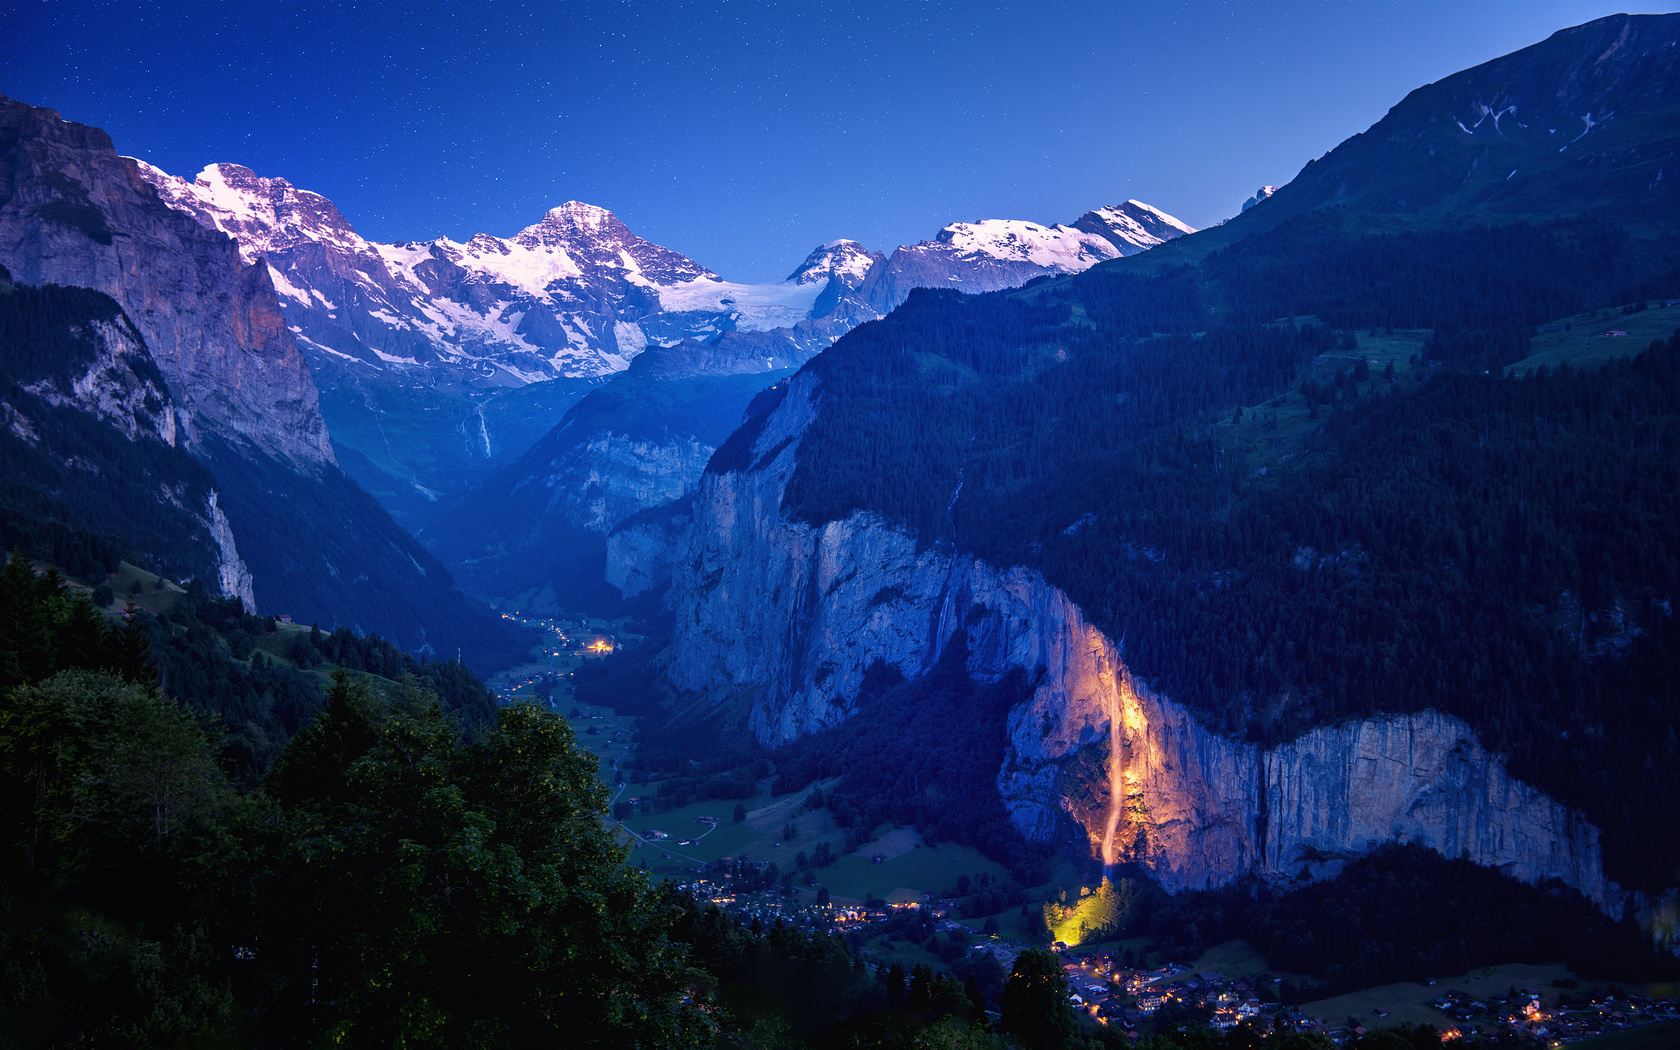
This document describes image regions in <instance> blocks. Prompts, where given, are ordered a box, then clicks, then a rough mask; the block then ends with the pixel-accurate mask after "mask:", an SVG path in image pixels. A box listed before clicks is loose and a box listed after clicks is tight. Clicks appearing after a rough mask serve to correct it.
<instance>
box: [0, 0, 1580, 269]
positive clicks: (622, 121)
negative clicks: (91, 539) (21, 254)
mask: <svg viewBox="0 0 1680 1050" xmlns="http://www.w3.org/2000/svg"><path fill="white" fill-rule="evenodd" d="M1612 11H1613V9H1611V8H1605V7H1603V6H1601V5H1600V4H1594V3H1583V2H1571V0H1476V2H1475V3H1460V2H1453V3H1446V2H1424V0H1412V2H1407V0H1391V2H1357V3H1356V2H1348V0H1297V2H1289V0H1277V2H1271V3H1259V2H1255V3H1214V2H1206V3H1180V4H1168V3H1129V2H1115V3H1077V2H1056V0H1035V2H1031V3H1013V2H998V3H985V4H982V3H942V2H916V0H897V2H892V3H871V2H852V3H826V2H821V0H804V2H799V3H768V2H729V0H708V2H705V3H612V2H602V0H597V2H591V3H581V4H570V3H508V2H488V0H481V2H477V3H447V4H426V3H401V4H397V3H352V2H344V0H335V2H331V3H317V2H277V3H220V2H218V3H194V2H176V3H169V2H161V3H148V2H144V0H138V2H137V0H123V2H121V3H93V2H81V0H50V2H44V0H0V93H3V94H6V95H10V96H12V97H14V98H18V99H21V100H23V101H26V102H30V103H33V104H35V105H42V106H50V107H52V108H54V109H57V110H60V111H61V112H62V113H63V114H64V115H65V116H66V117H67V118H69V119H72V120H78V121H81V122H83V123H87V124H94V125H98V126H100V127H103V128H105V129H106V130H107V131H109V132H110V133H111V135H112V137H113V138H114V139H115V140H116V144H117V148H118V149H119V150H121V151H122V152H124V153H128V154H131V155H134V156H139V157H142V158H145V159H146V160H149V161H151V162H152V163H154V164H157V165H158V166H160V167H162V168H164V169H165V170H167V171H170V172H173V173H175V174H178V175H187V176H191V175H192V174H194V173H196V172H197V171H198V170H199V169H200V168H201V167H203V166H204V165H205V164H207V163H210V162H213V161H234V162H238V163H242V164H245V165H248V166H250V167H251V168H254V169H255V170H256V171H257V172H258V173H259V174H264V175H278V176H283V177H285V178H287V179H290V180H291V181H292V182H294V183H295V184H297V185H298V186H301V187H303V188H305V189H312V190H315V191H317V192H320V193H323V194H326V195H327V196H328V197H330V198H332V199H333V200H334V201H335V202H336V203H337V204H338V205H339V207H340V208H341V209H342V210H343V211H344V213H345V214H346V215H347V216H348V217H349V218H350V220H351V222H353V223H354V224H355V225H356V227H357V228H358V230H360V232H361V233H362V234H363V235H365V236H367V237H370V238H374V239H379V240H399V239H423V238H428V237H432V236H436V235H439V234H446V235H448V236H451V237H455V238H458V239H465V238H466V237H469V236H471V235H472V234H473V233H475V232H477V231H480V230H482V231H485V232H489V233H495V234H499V235H503V236H506V235H509V234H512V233H513V232H515V231H517V230H518V229H520V228H522V227H524V226H526V225H529V224H530V223H532V222H534V221H535V220H536V219H537V218H539V217H540V216H541V214H542V212H543V211H544V210H545V209H547V208H549V207H551V206H553V205H555V204H558V203H560V202H561V201H564V200H567V199H574V198H575V199H578V200H584V201H589V202H591V203H594V204H599V205H602V206H604V207H607V208H610V209H612V210H613V211H614V212H616V213H617V214H618V216H619V217H620V218H622V219H623V220H624V221H625V222H626V223H628V224H629V225H630V227H631V228H632V229H633V230H635V231H636V232H637V233H640V234H641V235H643V236H645V237H648V238H650V239H652V240H654V241H657V242H659V243H661V244H665V245H668V246H670V247H672V248H675V249H677V250H679V251H682V252H684V253H686V254H688V255H690V256H691V257H693V258H694V259H696V260H697V261H699V262H700V263H702V264H704V265H706V266H709V267H711V268H712V269H713V270H715V271H717V272H719V273H721V274H723V275H724V276H725V277H728V278H731V279H733V280H750V281H759V280H779V279H781V278H782V277H784V276H786V275H787V273H788V271H789V270H791V269H792V268H793V267H794V265H795V264H797V263H798V262H799V261H800V259H802V258H803V257H804V255H805V253H806V252H807V251H809V250H810V249H811V248H812V247H813V246H815V245H816V244H818V243H820V242H823V241H828V240H833V239H835V238H838V237H851V238H855V239H857V240H860V241H862V242H863V243H864V244H866V245H867V246H869V247H871V248H881V249H885V250H891V248H892V247H893V246H894V245H897V244H900V243H905V242H911V241H916V240H919V239H922V238H924V237H929V236H932V234H933V233H934V231H936V230H937V229H938V228H939V227H940V226H942V225H944V224H945V223H947V222H952V221H960V220H972V219H977V218H1018V219H1032V220H1036V221H1039V222H1046V223H1050V222H1068V221H1072V220H1073V219H1074V218H1075V217H1077V216H1078V215H1079V214H1081V213H1082V212H1084V211H1085V210H1087V209H1089V208H1092V207H1095V206H1099V205H1102V204H1107V203H1115V202H1118V201H1121V200H1124V199H1125V198H1127V197H1136V198H1138V199H1140V200H1144V201H1148V202H1149V203H1151V204H1154V205H1156V206H1158V207H1160V208H1162V209H1164V210H1166V211H1168V212H1171V213H1172V214H1175V215H1177V216H1178V217H1179V218H1181V219H1183V220H1185V221H1186V222H1189V223H1190V224H1192V225H1194V226H1198V227H1199V226H1205V225H1208V224H1211V223H1214V222H1217V221H1218V220H1219V219H1221V218H1224V217H1226V216H1229V215H1231V214H1234V213H1235V212H1236V211H1237V209H1238V208H1239V207H1240V205H1241V203H1242V201H1243V199H1244V198H1246V197H1247V196H1249V195H1250V194H1252V193H1253V192H1254V189H1255V187H1257V186H1259V185H1261V184H1263V183H1275V184H1282V183H1285V182H1287V181H1289V179H1290V178H1292V177H1293V176H1294V175H1295V173H1296V172H1297V171H1299V170H1300V168H1301V166H1302V165H1303V164H1305V163H1306V162H1307V161H1308V160H1309V159H1311V158H1313V157H1316V156H1319V155H1321V154H1323V153H1324V152H1325V151H1327V150H1329V149H1331V148H1332V147H1334V146H1335V145H1336V144H1337V143H1338V142H1340V141H1341V140H1343V139H1344V138H1346V137H1348V136H1349V135H1352V134H1354V133H1356V132H1359V131H1362V130H1364V129H1365V128H1366V127H1368V126H1369V125H1370V124H1372V123H1373V122H1374V121H1376V120H1377V119H1379V118H1380V117H1381V116H1382V115H1383V113H1384V112H1386V111H1387V110H1388V108H1389V107H1390V106H1392V105H1393V104H1394V103H1396V102H1398V101H1399V100H1400V98H1401V97H1402V96H1404V95H1405V94H1406V92H1408V91H1410V90H1411V89H1412V88H1415V87H1418V86H1420V85H1422V84H1424V83H1426V82H1429V81H1432V80H1437V79H1439V78H1441V77H1443V76H1446V75H1447V74H1450V73H1452V72H1455V71H1457V70H1459V69H1462V68H1465V67H1467V66H1471V65H1475V64H1477V63H1480V62H1484V61H1486V60H1488V59H1491V58H1494V57H1496V56H1498V55H1501V54H1505V53H1507V52H1509V51H1513V50H1516V49H1517V48H1520V47H1523V46H1526V45H1528V44H1530V43H1534V42H1535V41H1538V40H1541V39H1543V38H1545V37H1546V36H1549V35H1550V34H1551V33H1553V32H1554V31H1556V30H1558V29H1560V28H1563V27H1565V26H1569V25H1575V24H1578V23H1580V22H1584V21H1587V20H1589V19H1592V18H1596V17H1599V16H1602V15H1605V14H1609V13H1612Z"/></svg>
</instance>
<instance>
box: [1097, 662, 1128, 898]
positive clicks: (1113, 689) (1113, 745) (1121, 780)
mask: <svg viewBox="0 0 1680 1050" xmlns="http://www.w3.org/2000/svg"><path fill="white" fill-rule="evenodd" d="M1103 677H1104V678H1106V679H1111V676H1110V675H1108V674H1104V675H1103ZM1103 684H1104V685H1106V686H1109V688H1106V689H1104V690H1103V707H1104V708H1105V709H1106V710H1107V713H1108V816H1107V817H1106V818H1105V819H1104V821H1103V844H1102V862H1103V877H1104V878H1107V877H1108V875H1109V871H1110V869H1112V868H1113V867H1114V861H1115V852H1114V836H1115V833H1116V832H1117V831H1118V830H1119V828H1120V807H1121V805H1122V804H1123V803H1124V801H1125V794H1126V792H1125V769H1124V767H1125V757H1124V755H1125V752H1124V749H1123V748H1122V747H1121V743H1120V729H1121V718H1120V689H1119V683H1118V682H1114V681H1112V680H1110V681H1107V682H1104V683H1103Z"/></svg>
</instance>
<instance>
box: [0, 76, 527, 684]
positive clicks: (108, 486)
mask: <svg viewBox="0 0 1680 1050" xmlns="http://www.w3.org/2000/svg"><path fill="white" fill-rule="evenodd" d="M283 204H284V201H282V202H280V203H279V204H277V205H276V207H277V208H279V209H280V210H281V211H284V210H285V209H284V208H283V207H281V205H283ZM288 214H290V213H288ZM298 214H302V213H301V212H299V213H298ZM309 215H310V216H313V217H312V218H309V219H308V221H307V223H305V225H307V224H308V223H314V222H316V221H317V220H319V221H320V222H326V221H328V220H329V219H331V213H330V212H328V211H325V210H322V209H316V210H315V211H313V212H310V213H309ZM299 221H300V222H304V220H303V219H300V220H299ZM0 267H4V269H5V270H6V271H8V272H9V273H10V274H11V275H12V276H13V277H14V278H16V279H17V280H18V281H20V282H22V283H23V284H26V285H44V284H48V283H51V284H54V285H60V286H80V288H83V289H87V288H91V289H94V290H95V291H97V292H102V293H104V294H105V295H107V296H109V297H110V299H111V300H114V304H112V305H111V307H110V309H108V310H107V311H105V312H104V313H100V314H98V316H99V317H110V316H114V315H116V314H118V313H119V311H118V309H117V307H119V306H120V307H121V310H120V313H122V314H126V316H127V318H128V320H129V322H132V325H133V329H134V333H135V334H136V335H138V336H139V337H141V338H142V339H143V341H144V344H145V347H146V349H147V351H148V352H149V355H150V360H151V361H155V367H154V369H153V373H152V374H153V375H155V376H156V378H157V380H158V382H157V385H158V386H159V387H160V388H161V387H167V390H168V393H169V395H170V398H169V399H168V400H166V401H163V402H161V403H160V405H159V406H157V407H150V406H149V403H148V398H147V396H146V395H143V394H133V395H130V394H125V393H123V392H121V391H116V390H115V389H114V388H112V390H111V391H109V392H108V393H109V396H108V397H107V398H106V400H108V401H112V403H113V405H116V407H114V408H111V410H110V411H111V412H113V413H115V417H120V416H123V415H125V414H126V415H128V416H130V417H132V419H133V421H134V425H135V426H139V425H140V423H141V420H140V417H139V415H138V414H137V413H135V412H131V411H128V410H127V409H126V408H123V407H122V404H123V403H126V402H124V401H123V399H124V398H128V399H129V400H132V398H133V397H135V396H138V397H140V400H141V402H142V404H143V406H147V407H146V411H147V412H149V413H150V416H149V419H150V420H151V421H152V422H151V423H149V424H148V425H149V426H153V429H154V430H157V431H158V432H159V433H160V436H161V435H163V434H165V433H166V432H168V431H169V429H170V426H166V425H165V423H164V422H160V421H161V420H164V418H165V417H164V415H163V414H162V412H163V409H162V405H173V408H172V413H173V414H172V416H169V417H168V418H170V419H172V420H173V424H172V428H173V432H174V433H175V434H176V439H177V442H178V444H179V445H180V446H181V447H180V448H171V447H169V446H168V445H167V444H163V445H157V446H156V447H153V444H154V443H151V442H135V443H132V444H131V445H129V446H125V447H123V448H120V449H115V450H111V449H108V448H105V447H103V446H102V445H101V443H100V442H99V441H98V440H96V438H95V434H94V432H93V431H92V430H91V429H90V428H89V427H88V426H87V425H85V421H84V420H76V419H67V420H65V424H64V425H63V426H61V427H58V428H57V429H56V431H55V433H54V434H53V436H51V437H50V438H43V440H42V441H41V442H40V447H39V448H36V449H32V450H31V453H30V454H31V455H33V456H35V459H34V460H32V461H31V466H30V471H31V474H32V475H33V476H35V477H39V478H41V479H44V481H45V482H47V483H49V484H52V485H55V486H58V488H57V491H54V492H52V493H50V494H49V495H50V496H51V497H52V498H53V499H56V500H59V501H60V502H61V503H63V504H66V505H68V506H69V507H70V509H72V510H74V511H75V512H76V516H77V517H78V518H79V519H80V521H81V522H82V523H83V524H84V527H86V528H88V529H89V530H91V531H94V532H97V533H101V534H103V535H106V536H110V537H116V538H118V539H120V540H122V541H123V542H124V543H127V544H130V545H132V546H134V547H136V548H138V549H139V550H141V551H143V552H148V556H149V557H150V556H153V555H154V554H155V556H156V557H157V559H158V560H159V562H160V564H165V565H174V564H182V565H185V566H186V567H187V568H188V569H190V571H192V572H193V573H195V574H197V575H200V576H202V577H203V578H205V579H207V580H212V579H213V580H216V581H218V584H219V585H220V586H221V587H222V589H223V590H224V591H225V592H227V593H230V594H237V595H239V596H240V597H242V598H244V599H245V600H246V601H248V602H250V601H252V600H253V599H254V598H260V599H261V601H262V608H263V609H264V611H270V612H287V613H291V614H292V615H294V616H297V617H298V618H299V619H301V620H314V621H318V622H320V623H321V624H322V625H323V626H326V625H329V624H344V625H346V626H352V627H354V628H356V629H357V630H358V631H362V632H367V631H377V632H379V633H380V634H383V635H385V636H386V637H388V638H390V639H391V640H393V641H395V642H396V643H397V644H399V645H401V646H403V647H404V648H408V649H419V648H421V647H423V646H427V645H430V646H432V647H433V649H434V651H436V652H448V651H453V650H455V649H457V647H459V649H460V650H461V651H462V652H463V654H464V655H468V657H469V659H471V658H478V659H481V660H488V659H495V660H500V659H502V658H504V657H505V656H506V655H507V649H506V648H504V647H510V646H511V647H513V648H516V649H523V648H524V646H523V645H522V644H517V643H516V641H515V639H514V638H512V637H511V631H510V630H509V628H508V627H507V626H506V625H504V624H503V623H501V622H500V621H499V620H495V619H493V618H491V617H490V616H489V614H488V613H486V612H485V611H483V610H481V609H478V608H475V607H473V606H472V605H471V604H470V603H468V602H467V601H466V600H465V598H464V597H463V596H462V595H461V594H460V592H459V591H457V590H456V589H455V588H454V586H453V583H452V582H451V580H450V578H449V574H448V573H447V572H446V571H445V570H444V568H443V566H442V565H440V564H439V563H438V562H437V561H436V560H435V559H433V558H432V557H431V556H430V555H429V554H427V553H426V552H425V550H424V549H422V548H421V547H420V545H419V544H418V543H416V542H415V540H414V538H413V537H412V536H411V535H409V534H408V533H406V532H405V531H404V530H402V529H401V528H399V527H398V526H397V525H396V524H395V523H394V522H393V521H392V520H391V519H390V516H389V515H388V514H386V513H385V512H384V511H383V510H381V509H380V508H379V506H378V505H377V504H375V503H374V502H373V500H372V499H371V498H369V497H368V495H367V494H366V493H365V492H363V491H362V490H360V489H359V488H357V486H356V485H355V484H354V483H353V482H352V481H350V479H349V478H347V477H346V476H345V475H344V474H343V472H342V471H340V469H339V468H338V466H337V463H336V461H335V456H334V453H333V449H332V446H331V445H330V443H329V440H328V435H327V429H326V424H325V423H324V421H323V419H322V415H321V411H320V407H319V404H318V400H317V391H316V387H315V382H314V380H313V378H312V377H311V374H310V370H309V365H308V363H307V362H306V361H305V359H304V357H303V355H302V354H301V353H300V352H299V350H298V346H297V341H296V339H295V338H294V337H293V333H292V332H291V331H290V330H289V329H288V327H287V325H286V321H285V319H284V317H283V316H282V313H281V307H280V301H279V298H278V297H277V294H276V291H275V288H274V285H273V283H272V281H271V279H270V271H269V269H268V268H267V267H266V266H263V265H253V264H250V263H248V262H247V261H246V260H244V259H242V258H241V256H240V254H239V249H238V246H237V245H236V244H235V243H234V241H233V240H231V239H229V237H228V236H227V235H226V234H224V233H222V232H220V231H218V230H216V229H212V228H210V227H207V226H205V225H202V224H201V223H200V222H199V221H198V220H197V219H195V218H194V217H193V216H191V215H187V214H183V213H182V212H181V211H178V210H176V209H174V208H171V207H168V206H167V205H165V204H164V203H163V202H162V201H161V200H160V199H159V197H158V194H157V191H156V190H155V189H154V187H153V186H152V184H151V183H150V182H148V181H147V180H146V179H145V178H144V177H142V173H141V170H140V168H139V166H138V164H137V163H136V162H135V161H132V160H129V159H126V158H123V157H120V156H118V155H117V153H116V151H115V150H114V149H113V148H112V144H111V140H110V138H109V137H108V136H106V134H105V133H104V132H102V131H100V130H98V129H96V128H89V127H84V126H83V125H80V124H73V123H70V122H68V121H65V120H62V119H60V118H59V116H58V114H57V113H54V112H53V111H51V110H45V109H37V108H34V107H31V106H27V105H24V104H22V103H18V102H12V101H10V100H3V99H0ZM39 291H40V294H43V295H45V294H53V293H50V291H49V290H45V289H41V290H39ZM66 294H73V295H80V296H83V297H86V296H87V295H88V293H86V292H76V293H66ZM11 298H16V297H15V296H14V297H11ZM139 378H141V379H144V378H145V377H143V376H142V377H139ZM89 404H94V405H95V406H96V408H97V405H98V401H97V400H95V401H93V402H89ZM35 406H40V407H39V408H36V407H35ZM28 407H29V412H34V413H35V414H36V415H40V414H42V413H43V412H44V411H48V410H52V409H53V406H51V405H49V404H47V403H45V402H42V401H40V400H39V399H38V398H35V399H33V400H32V403H31V405H30V406H28ZM24 414H25V415H27V414H29V413H28V412H25V413H24ZM115 417H113V418H115ZM108 424H109V420H105V421H102V425H108ZM154 424H155V425H154ZM159 428H162V429H161V430H160V429H159ZM72 444H74V445H75V446H76V447H77V448H78V449H80V450H82V451H79V452H78V453H77V454H76V455H71V454H69V452H68V449H69V447H70V446H71V445H72ZM104 445H109V442H105V443H104ZM160 449H161V451H160ZM166 453H167V454H166ZM187 453H191V455H190V456H189V455H187ZM55 460H56V461H59V462H60V464H61V466H60V467H54V466H51V465H50V464H51V463H52V462H53V461H55ZM82 463H86V464H87V466H86V467H83V466H81V465H80V464H82ZM63 471H69V472H72V473H69V474H65V473H62V472H63ZM76 472H79V473H76ZM154 482H155V483H154ZM142 483H143V484H142ZM183 516H185V517H183ZM187 521H190V522H191V524H185V522H187ZM177 533H179V534H182V535H188V534H190V535H189V538H188V539H187V540H182V539H181V538H180V536H177V535H175V534H177Z"/></svg>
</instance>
